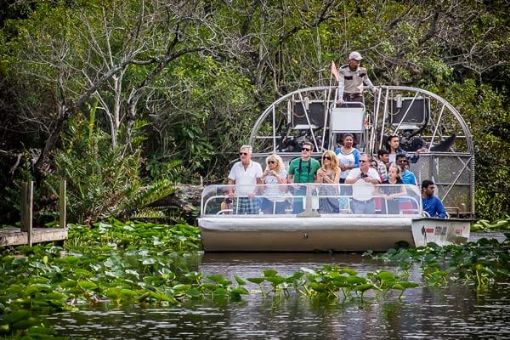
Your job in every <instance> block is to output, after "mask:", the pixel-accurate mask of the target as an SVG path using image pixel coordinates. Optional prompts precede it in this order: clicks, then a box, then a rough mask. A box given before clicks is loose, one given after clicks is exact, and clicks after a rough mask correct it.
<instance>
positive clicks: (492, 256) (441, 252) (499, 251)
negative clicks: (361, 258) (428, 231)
mask: <svg viewBox="0 0 510 340" xmlns="http://www.w3.org/2000/svg"><path fill="white" fill-rule="evenodd" d="M505 235H506V237H507V240H506V241H504V242H501V243H500V242H498V241H497V240H494V239H492V240H488V239H486V238H482V239H480V240H478V241H477V242H469V243H467V244H464V245H449V246H446V247H439V246H437V245H436V244H433V243H429V245H427V246H426V247H420V248H415V249H398V250H396V249H391V250H389V251H387V252H386V253H383V254H374V253H371V252H367V253H365V254H364V255H365V256H369V257H371V258H373V259H377V260H382V261H384V262H386V263H391V264H394V265H402V266H403V268H409V265H410V264H411V263H417V264H419V265H420V266H421V270H422V275H423V279H424V281H425V283H426V284H427V285H430V286H439V287H445V286H447V285H448V284H449V283H450V282H455V281H461V282H463V283H465V284H474V285H475V286H476V289H478V290H483V289H486V288H487V287H488V286H489V285H491V284H493V283H495V282H509V281H510V270H509V268H508V263H509V261H510V241H509V237H510V234H505Z"/></svg>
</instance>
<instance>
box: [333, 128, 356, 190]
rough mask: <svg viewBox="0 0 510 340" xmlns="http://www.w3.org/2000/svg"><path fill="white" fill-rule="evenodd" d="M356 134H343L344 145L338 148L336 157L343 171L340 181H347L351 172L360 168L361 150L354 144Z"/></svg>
mask: <svg viewBox="0 0 510 340" xmlns="http://www.w3.org/2000/svg"><path fill="white" fill-rule="evenodd" d="M353 145H354V136H353V135H352V134H350V133H346V134H344V135H343V139H342V146H341V147H340V148H338V149H337V150H336V157H337V158H338V163H339V165H340V169H341V170H342V173H341V175H340V183H345V179H346V178H347V176H348V175H349V172H350V171H351V170H352V169H354V168H359V156H360V152H359V150H358V149H356V148H355V147H354V146H353Z"/></svg>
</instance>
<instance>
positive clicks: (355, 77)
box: [331, 51, 377, 104]
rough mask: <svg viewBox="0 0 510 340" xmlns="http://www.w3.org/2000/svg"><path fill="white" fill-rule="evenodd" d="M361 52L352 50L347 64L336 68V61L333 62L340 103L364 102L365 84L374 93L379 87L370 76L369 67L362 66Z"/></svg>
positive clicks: (332, 71) (332, 67)
mask: <svg viewBox="0 0 510 340" xmlns="http://www.w3.org/2000/svg"><path fill="white" fill-rule="evenodd" d="M362 59H363V58H362V57H361V54H360V53H359V52H356V51H354V52H351V53H350V54H349V61H348V64H347V65H344V66H341V67H340V69H337V68H336V65H335V63H334V62H332V63H331V73H332V74H333V76H334V77H335V79H336V81H337V82H338V96H337V100H338V102H339V103H340V104H343V103H344V102H360V103H362V102H363V85H366V86H367V87H368V88H369V89H370V90H371V91H372V92H373V93H374V94H375V93H376V92H377V88H376V87H375V86H374V84H372V82H371V81H370V79H369V78H368V74H367V69H366V68H364V67H361V66H360V65H361V60H362Z"/></svg>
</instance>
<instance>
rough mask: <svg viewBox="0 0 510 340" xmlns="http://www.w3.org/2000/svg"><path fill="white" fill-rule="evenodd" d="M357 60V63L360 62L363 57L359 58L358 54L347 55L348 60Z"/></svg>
mask: <svg viewBox="0 0 510 340" xmlns="http://www.w3.org/2000/svg"><path fill="white" fill-rule="evenodd" d="M352 59H354V60H357V61H360V60H361V59H363V57H362V56H361V54H360V53H359V52H356V51H354V52H351V54H349V60H352Z"/></svg>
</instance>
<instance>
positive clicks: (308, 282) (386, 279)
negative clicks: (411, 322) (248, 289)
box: [247, 265, 418, 302]
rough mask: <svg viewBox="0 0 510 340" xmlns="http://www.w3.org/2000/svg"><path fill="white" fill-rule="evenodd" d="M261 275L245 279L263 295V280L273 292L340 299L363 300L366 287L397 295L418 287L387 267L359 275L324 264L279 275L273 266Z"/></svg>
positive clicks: (342, 268) (366, 290)
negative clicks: (256, 285)
mask: <svg viewBox="0 0 510 340" xmlns="http://www.w3.org/2000/svg"><path fill="white" fill-rule="evenodd" d="M263 274H264V275H263V276H262V277H251V278H248V279H247V280H248V281H250V282H253V283H256V284H258V285H259V286H260V289H261V291H262V293H263V294H264V295H267V294H268V292H267V291H265V289H264V283H266V285H269V286H271V287H272V290H271V291H272V293H273V294H274V295H279V294H281V293H282V292H283V293H284V294H285V295H289V294H290V292H289V291H290V289H294V291H295V292H297V293H300V294H302V295H304V296H307V297H309V298H311V299H327V300H332V299H341V300H342V301H343V302H345V301H347V300H352V299H353V298H354V297H355V296H359V298H360V300H361V301H362V300H363V297H364V294H365V293H366V292H368V291H375V292H383V293H384V294H383V296H386V295H387V293H388V292H389V291H391V290H397V291H400V295H399V298H400V297H401V296H402V295H403V293H404V291H405V290H406V289H409V288H415V287H418V284H417V283H415V282H410V281H407V280H406V279H405V278H404V277H402V276H400V275H398V274H395V273H391V272H388V271H376V272H370V273H367V274H366V277H364V276H361V275H359V274H358V273H357V272H356V271H355V270H353V269H351V268H348V267H339V266H336V265H324V266H322V267H320V268H318V269H315V270H314V269H310V268H301V269H300V270H299V271H297V272H295V273H293V274H292V275H290V276H281V275H279V274H278V272H277V271H276V270H274V269H267V270H264V271H263Z"/></svg>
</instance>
